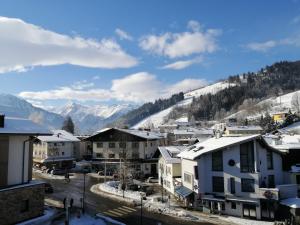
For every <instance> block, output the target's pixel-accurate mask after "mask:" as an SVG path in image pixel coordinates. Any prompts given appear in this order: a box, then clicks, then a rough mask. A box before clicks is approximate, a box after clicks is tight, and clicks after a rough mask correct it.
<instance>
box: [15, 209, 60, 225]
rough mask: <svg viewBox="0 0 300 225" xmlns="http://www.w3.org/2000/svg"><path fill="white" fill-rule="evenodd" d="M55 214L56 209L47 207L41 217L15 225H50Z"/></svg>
mask: <svg viewBox="0 0 300 225" xmlns="http://www.w3.org/2000/svg"><path fill="white" fill-rule="evenodd" d="M57 213H58V211H57V210H56V209H53V208H50V207H47V208H45V210H44V215H43V216H40V217H37V218H34V219H31V220H27V221H25V222H22V223H18V224H17V225H39V224H43V225H50V224H51V221H52V220H53V219H54V217H56V215H57Z"/></svg>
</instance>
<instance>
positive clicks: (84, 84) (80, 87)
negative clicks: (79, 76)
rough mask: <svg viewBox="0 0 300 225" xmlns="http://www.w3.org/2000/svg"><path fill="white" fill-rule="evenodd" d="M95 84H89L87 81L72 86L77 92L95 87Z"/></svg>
mask: <svg viewBox="0 0 300 225" xmlns="http://www.w3.org/2000/svg"><path fill="white" fill-rule="evenodd" d="M94 85H95V84H94V83H92V82H87V81H86V80H83V81H77V82H75V83H74V84H73V85H72V88H73V89H75V90H83V89H85V88H90V87H93V86H94Z"/></svg>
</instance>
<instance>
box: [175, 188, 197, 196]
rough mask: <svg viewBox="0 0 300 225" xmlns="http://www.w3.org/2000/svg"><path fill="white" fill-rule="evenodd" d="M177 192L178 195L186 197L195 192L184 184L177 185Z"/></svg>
mask: <svg viewBox="0 0 300 225" xmlns="http://www.w3.org/2000/svg"><path fill="white" fill-rule="evenodd" d="M175 192H176V193H177V194H178V195H180V196H182V197H184V198H186V197H187V196H189V195H190V194H192V193H193V191H191V190H190V189H188V188H186V187H184V186H179V187H176V188H175Z"/></svg>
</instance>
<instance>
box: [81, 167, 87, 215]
mask: <svg viewBox="0 0 300 225" xmlns="http://www.w3.org/2000/svg"><path fill="white" fill-rule="evenodd" d="M87 173H88V171H87V169H83V193H82V214H84V211H85V207H84V199H85V175H86V174H87Z"/></svg>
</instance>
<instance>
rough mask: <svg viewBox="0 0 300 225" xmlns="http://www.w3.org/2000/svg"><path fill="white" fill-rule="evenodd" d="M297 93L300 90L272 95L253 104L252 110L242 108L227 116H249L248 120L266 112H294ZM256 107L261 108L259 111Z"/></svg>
mask: <svg viewBox="0 0 300 225" xmlns="http://www.w3.org/2000/svg"><path fill="white" fill-rule="evenodd" d="M295 93H300V91H294V92H291V93H288V94H285V95H281V96H278V97H271V98H268V99H265V100H263V101H260V102H259V103H257V104H255V105H253V106H252V107H251V112H249V111H246V110H240V111H238V112H236V113H234V114H231V115H230V116H228V117H226V118H230V117H239V116H243V117H247V119H248V120H254V119H257V118H260V116H261V115H262V114H265V113H266V112H268V113H269V114H271V115H272V114H273V113H276V112H287V111H288V110H289V109H291V110H292V112H293V109H292V104H291V101H292V97H293V95H294V94H295ZM252 109H253V110H252ZM255 109H259V110H258V111H257V110H255Z"/></svg>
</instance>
